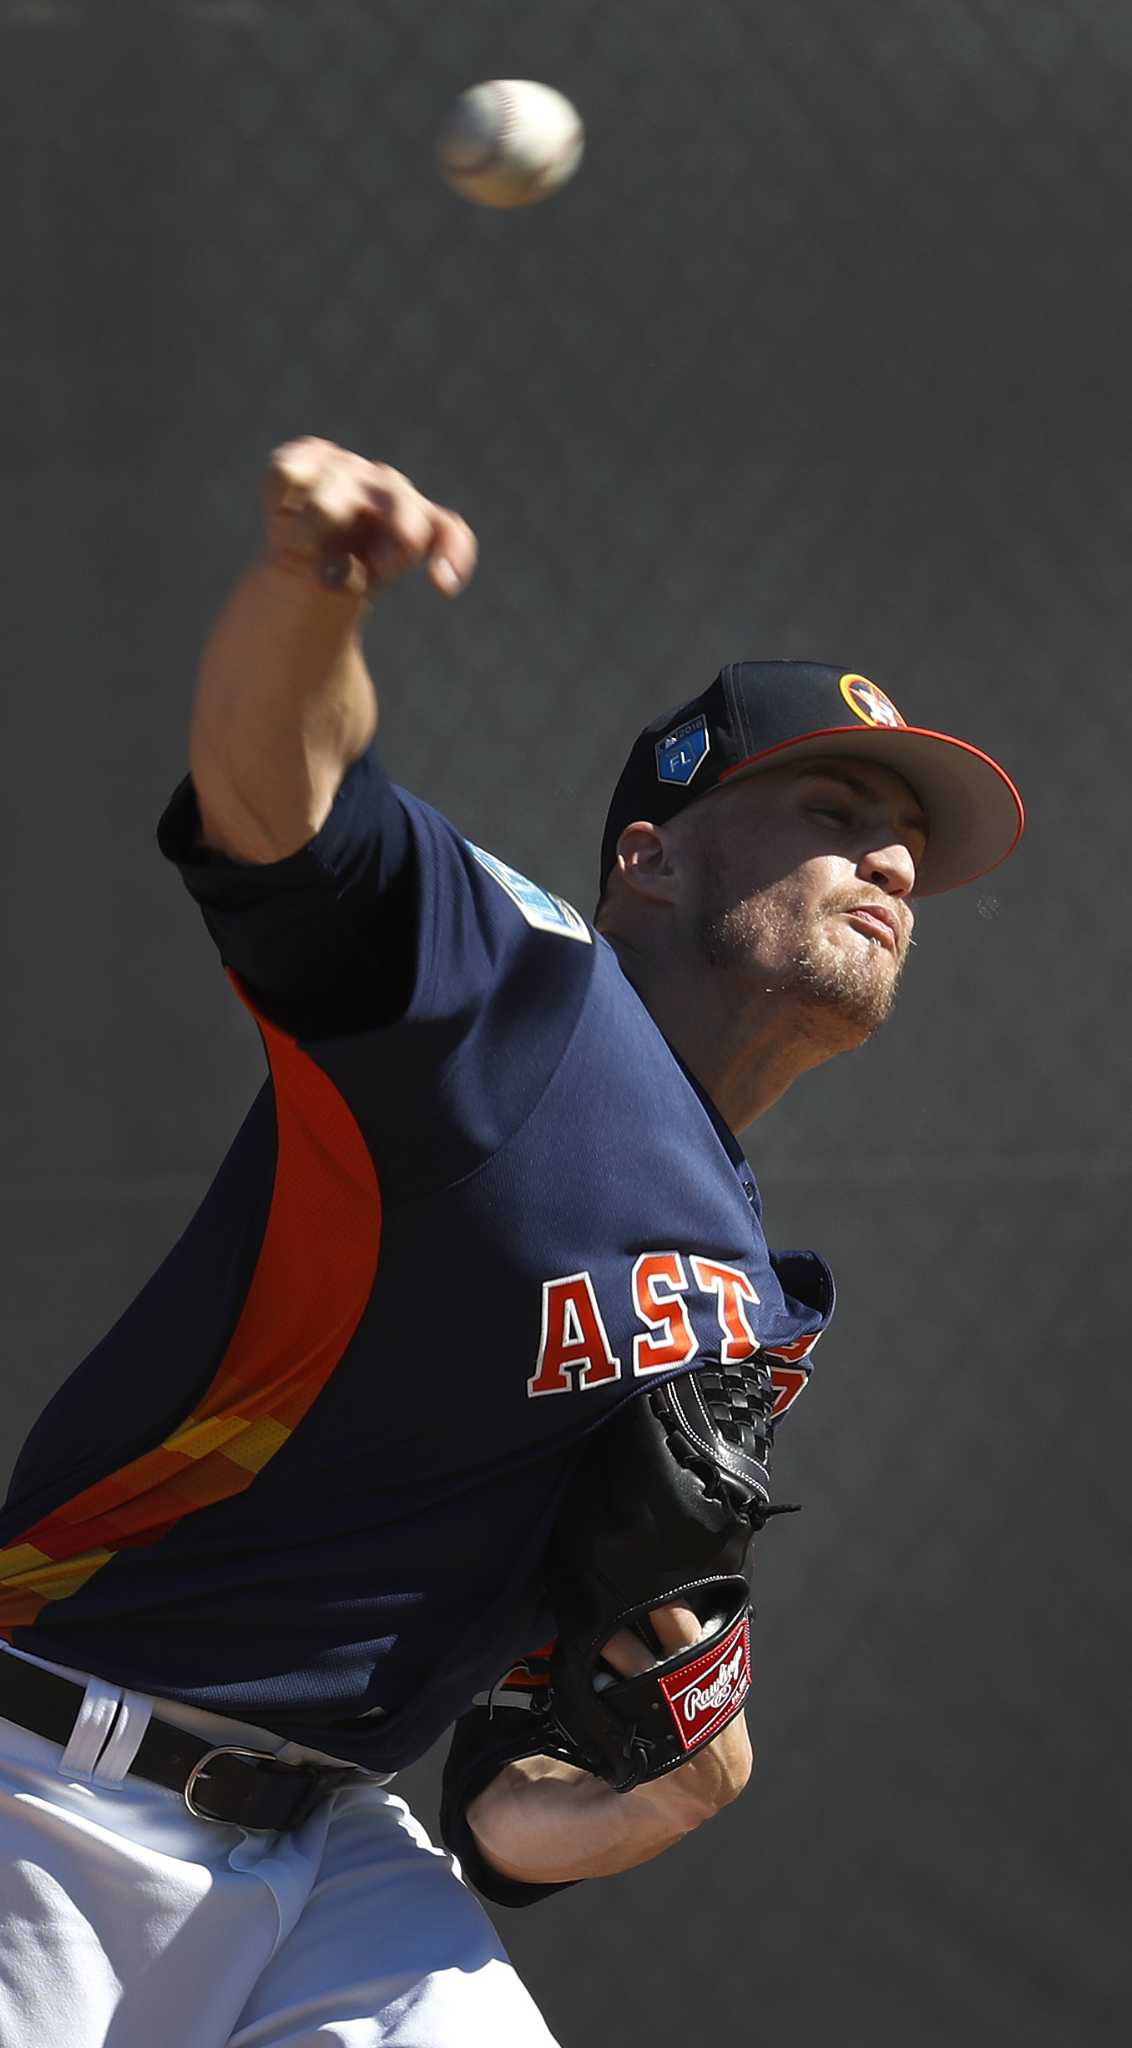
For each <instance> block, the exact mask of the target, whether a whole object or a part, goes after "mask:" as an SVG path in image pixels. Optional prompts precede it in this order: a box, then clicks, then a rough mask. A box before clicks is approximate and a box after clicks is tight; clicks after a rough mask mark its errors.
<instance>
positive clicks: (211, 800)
mask: <svg viewBox="0 0 1132 2048" xmlns="http://www.w3.org/2000/svg"><path fill="white" fill-rule="evenodd" d="M364 609H365V606H364V601H363V600H362V599H361V598H359V597H353V596H351V595H349V594H347V593H345V592H342V591H336V590H328V589H325V588H323V587H321V586H320V585H319V584H318V582H317V581H316V580H315V578H314V577H313V576H305V575H301V574H300V575H297V574H295V573H294V572H293V571H291V570H289V569H288V568H286V567H284V566H282V565H281V564H279V563H276V562H271V561H264V562H261V563H258V564H257V565H256V566H255V567H254V568H252V569H249V570H248V572H247V573H246V574H245V575H244V576H243V577H242V578H241V579H240V582H239V583H238V584H237V586H236V588H235V590H234V591H233V593H232V595H231V597H230V598H229V600H228V603H227V604H226V606H225V608H224V610H223V612H222V613H221V615H220V618H219V619H218V620H217V623H216V625H215V627H214V628H213V631H212V634H211V636H210V638H209V642H208V645H207V647H206V650H205V655H204V660H203V663H202V666H201V672H200V679H199V682H198V686H197V694H196V699H195V702H194V706H193V715H192V723H191V726H190V731H189V763H190V767H191V770H192V776H193V782H194V785H195V787H196V792H197V801H198V803H199V805H200V811H201V823H202V827H203V832H204V837H205V840H206V842H207V843H208V844H209V845H213V846H216V847H218V848H219V849H220V850H221V851H223V852H228V853H231V854H234V855H236V856H237V857H238V858H241V859H245V860H259V861H270V860H280V859H282V858H283V856H284V855H286V854H288V853H293V852H294V851H295V850H296V849H297V848H298V847H300V846H304V845H305V844H306V842H307V841H308V840H309V839H311V838H313V837H314V834H315V833H316V832H317V831H318V830H319V828H320V827H321V825H322V824H323V823H324V821H325V819H326V817H327V814H328V812H329V810H330V807H331V805H332V803H333V802H334V798H335V796H336V794H337V791H338V787H339V784H340V782H341V780H342V777H343V775H344V774H345V773H346V770H347V769H348V768H349V766H350V765H351V763H352V762H353V761H355V760H357V758H358V756H359V755H360V754H362V753H364V752H365V749H366V748H367V746H368V745H369V744H370V741H371V740H372V738H373V736H374V733H375V732H376V730H377V702H376V696H375V692H374V688H373V683H372V681H371V679H370V675H369V671H368V669H367V668H366V664H365V660H364V658H363V655H362V652H361V647H360V645H359V641H358V628H359V625H360V621H361V618H362V615H363V613H364Z"/></svg>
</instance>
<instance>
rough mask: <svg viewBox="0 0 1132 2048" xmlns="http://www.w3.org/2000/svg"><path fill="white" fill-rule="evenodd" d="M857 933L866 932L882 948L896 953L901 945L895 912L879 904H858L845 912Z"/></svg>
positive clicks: (867, 936) (898, 924)
mask: <svg viewBox="0 0 1132 2048" xmlns="http://www.w3.org/2000/svg"><path fill="white" fill-rule="evenodd" d="M845 915H846V917H847V918H848V920H849V922H850V924H851V925H852V926H853V928H854V930H855V931H859V932H864V934H865V937H866V938H868V939H873V940H875V942H876V943H877V945H880V946H887V948H888V950H889V952H890V953H895V952H896V951H897V949H898V947H899V944H900V923H899V919H898V918H897V916H896V912H895V911H894V910H889V909H888V907H887V905H885V904H879V903H857V904H854V906H853V908H852V909H851V910H847V911H846V912H845Z"/></svg>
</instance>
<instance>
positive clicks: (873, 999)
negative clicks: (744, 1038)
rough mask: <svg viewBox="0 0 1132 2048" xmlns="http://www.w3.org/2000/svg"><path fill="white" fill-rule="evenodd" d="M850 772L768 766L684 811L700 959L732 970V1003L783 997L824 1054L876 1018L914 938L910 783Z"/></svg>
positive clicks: (883, 1013)
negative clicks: (823, 1045) (906, 819)
mask: <svg viewBox="0 0 1132 2048" xmlns="http://www.w3.org/2000/svg"><path fill="white" fill-rule="evenodd" d="M857 771H858V764H857V763H856V762H854V763H853V764H852V765H851V767H850V766H849V764H835V763H830V764H829V765H828V772H827V770H826V769H825V768H821V767H819V766H818V765H817V764H807V766H806V767H805V768H804V769H787V768H783V769H774V770H770V771H767V772H766V773H764V774H761V775H759V776H756V777H752V778H751V779H750V780H749V781H748V782H747V783H746V784H741V785H738V786H737V787H735V788H734V789H733V790H729V791H725V792H722V793H721V794H720V796H719V797H718V798H717V797H715V796H713V797H712V798H710V799H709V800H707V801H705V802H704V803H702V804H700V805H697V806H695V807H694V808H693V809H690V810H689V811H688V812H687V813H685V822H686V823H687V825H688V827H689V829H690V832H691V834H692V838H693V843H694V846H695V852H696V862H695V865H696V874H697V884H698V886H697V890H696V895H695V900H694V902H693V905H692V911H691V915H692V920H693V930H694V937H695V941H696V945H697V948H698V951H699V954H700V957H701V958H702V960H703V962H704V964H705V965H706V966H707V967H708V968H709V969H711V970H713V971H714V972H716V973H725V974H727V975H728V976H729V977H730V978H731V980H732V983H733V985H734V988H735V992H736V1000H737V1001H739V1002H741V1001H742V999H743V994H744V991H750V993H751V994H752V995H756V994H757V995H758V996H759V997H762V998H765V996H766V995H767V994H771V995H780V996H781V997H782V998H783V999H784V1001H788V1002H789V1003H790V1004H791V1006H792V1008H793V1009H794V1010H795V1012H796V1014H797V1017H798V1022H799V1027H800V1028H802V1029H805V1030H806V1031H807V1033H808V1034H810V1035H812V1036H825V1037H827V1038H828V1039H829V1041H830V1046H831V1049H833V1048H834V1047H835V1046H837V1045H843V1046H844V1045H852V1044H859V1043H860V1042H861V1041H862V1040H863V1039H865V1038H867V1037H869V1036H870V1035H871V1033H872V1032H874V1031H876V1030H877V1028H878V1027H879V1026H880V1025H881V1024H883V1023H884V1021H885V1018H886V1017H887V1016H888V1015H889V1012H890V1011H891V1009H892V1006H893V1003H894V1002H895V999H896V990H897V987H898V985H899V981H900V976H901V973H902V971H903V967H904V962H905V960H906V959H907V955H908V949H909V946H910V944H911V931H912V912H911V909H910V907H909V905H908V903H907V900H906V898H907V896H908V894H909V892H910V889H911V886H912V883H913V882H914V879H915V855H916V852H917V851H918V850H919V848H918V847H917V844H916V840H915V838H914V836H913V835H912V834H910V833H909V832H908V831H907V830H906V829H904V828H903V827H902V826H901V822H900V812H901V807H902V806H904V807H906V802H907V797H908V790H907V787H906V785H905V784H904V783H903V782H902V781H901V778H900V777H899V776H896V775H894V774H892V773H891V771H890V770H887V769H881V768H879V767H875V766H869V767H867V768H862V769H861V771H860V773H858V772H857ZM919 845H920V847H922V834H921V835H919Z"/></svg>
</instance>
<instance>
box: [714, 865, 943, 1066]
mask: <svg viewBox="0 0 1132 2048" xmlns="http://www.w3.org/2000/svg"><path fill="white" fill-rule="evenodd" d="M860 901H861V894H860V891H859V890H857V891H855V892H853V893H852V894H849V895H846V896H845V897H843V898H840V897H839V898H833V899H830V900H828V901H827V902H825V903H824V904H823V905H822V906H821V908H820V909H815V908H814V907H813V906H812V905H807V904H806V903H805V901H804V900H803V899H802V897H801V896H800V895H798V894H796V892H795V891H793V890H792V889H790V888H789V887H785V888H784V887H783V885H782V884H776V885H772V887H771V888H769V889H767V890H765V891H763V892H762V894H761V895H758V896H755V897H752V898H748V900H747V901H745V902H742V903H737V904H734V903H733V904H726V905H723V904H717V905H712V904H704V905H703V906H702V907H701V911H700V916H699V919H698V922H697V935H698V939H699V946H700V951H701V954H702V956H703V959H704V961H705V963H706V964H707V966H709V967H712V968H715V969H717V970H719V969H722V970H725V971H729V972H731V973H733V974H735V975H736V976H737V978H739V979H741V981H742V982H745V983H747V984H748V985H750V986H752V987H755V988H757V989H758V990H759V991H760V993H762V994H766V995H781V996H782V997H784V998H785V999H787V1000H789V1001H791V1002H792V1003H793V1004H794V1005H795V1006H796V1008H797V1012H798V1020H799V1025H800V1028H802V1029H804V1030H805V1031H806V1032H807V1035H809V1036H811V1037H821V1038H825V1039H829V1040H830V1041H831V1049H832V1042H835V1041H839V1042H840V1043H841V1044H843V1045H859V1044H861V1043H862V1041H863V1040H864V1039H866V1038H869V1037H871V1036H872V1034H873V1032H874V1031H877V1030H879V1028H880V1026H881V1025H882V1024H883V1023H884V1022H885V1020H886V1018H887V1017H888V1016H889V1015H890V1014H891V1011H892V1008H893V1005H894V1003H895V1001H896V991H897V988H898V986H899V983H900V976H901V974H902V973H903V970H904V962H905V960H906V958H907V953H908V943H909V941H908V938H907V936H906V935H904V936H902V937H901V939H900V940H899V942H898V950H897V952H896V953H895V954H893V953H892V952H890V951H889V949H888V947H887V946H884V945H882V944H881V943H880V942H879V941H877V940H875V939H867V938H864V937H863V935H860V934H854V935H853V938H852V939H851V940H850V942H849V943H848V944H837V943H834V941H833V940H832V939H831V938H830V936H829V933H828V931H827V929H826V920H827V919H828V918H830V917H831V916H836V914H837V913H838V912H844V911H846V910H850V909H852V908H853V907H854V906H855V905H856V904H859V903H860ZM846 929H848V927H846Z"/></svg>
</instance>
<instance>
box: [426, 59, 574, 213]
mask: <svg viewBox="0 0 1132 2048" xmlns="http://www.w3.org/2000/svg"><path fill="white" fill-rule="evenodd" d="M584 143H585V130H584V128H583V127H582V123H581V119H580V117H579V114H578V111H577V108H576V107H573V106H571V104H570V101H569V100H568V99H567V98H566V97H565V95H564V94H563V93H560V92H556V91H555V89H554V87H553V86H552V85H538V84H536V82H535V81H534V80H533V79H530V78H492V79H489V80H488V81H487V82H486V83H485V84H483V85H473V86H470V87H469V89H468V91H467V92H462V93H461V94H460V97H459V99H458V100H457V101H456V104H455V106H454V107H453V108H452V111H451V113H450V114H449V115H448V118H447V120H446V121H445V123H444V126H443V127H442V129H441V131H440V136H439V139H438V142H437V157H438V159H439V163H440V170H441V175H442V176H443V177H444V178H445V179H446V180H447V182H448V184H449V185H451V187H452V189H453V191H455V192H459V193H460V194H461V195H462V196H463V198H465V199H472V200H474V201H475V203H476V205H477V206H532V205H533V204H534V202H535V201H536V200H537V199H548V198H549V196H550V194H551V193H552V192H557V190H558V187H559V186H560V185H564V184H565V183H566V180H567V179H568V178H572V177H573V175H574V172H575V171H576V170H577V168H578V165H579V164H580V162H581V160H582V149H583V147H584Z"/></svg>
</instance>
